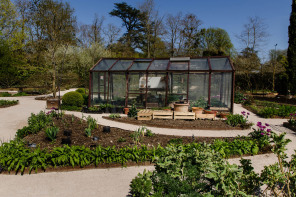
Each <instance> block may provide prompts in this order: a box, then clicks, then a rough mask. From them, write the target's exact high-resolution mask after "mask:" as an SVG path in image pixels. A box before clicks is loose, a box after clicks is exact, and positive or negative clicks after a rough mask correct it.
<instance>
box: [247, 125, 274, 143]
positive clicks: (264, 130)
mask: <svg viewBox="0 0 296 197" xmlns="http://www.w3.org/2000/svg"><path fill="white" fill-rule="evenodd" d="M268 127H269V124H265V125H263V124H262V123H261V122H257V129H255V128H253V131H252V132H251V133H249V136H250V137H251V138H253V139H254V140H257V141H258V145H259V146H260V148H262V147H264V146H266V145H268V144H269V143H270V140H271V136H272V134H273V132H272V130H271V129H269V128H268Z"/></svg>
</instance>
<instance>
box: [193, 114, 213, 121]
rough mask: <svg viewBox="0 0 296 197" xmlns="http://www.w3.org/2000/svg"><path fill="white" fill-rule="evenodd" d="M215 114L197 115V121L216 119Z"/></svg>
mask: <svg viewBox="0 0 296 197" xmlns="http://www.w3.org/2000/svg"><path fill="white" fill-rule="evenodd" d="M215 116H216V115H215V114H195V118H196V119H211V120H214V119H215Z"/></svg>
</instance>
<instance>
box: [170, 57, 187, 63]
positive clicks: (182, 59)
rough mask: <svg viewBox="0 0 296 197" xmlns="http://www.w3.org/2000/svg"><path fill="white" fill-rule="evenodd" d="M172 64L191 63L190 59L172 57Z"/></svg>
mask: <svg viewBox="0 0 296 197" xmlns="http://www.w3.org/2000/svg"><path fill="white" fill-rule="evenodd" d="M170 61H171V62H188V61H190V57H171V58H170Z"/></svg>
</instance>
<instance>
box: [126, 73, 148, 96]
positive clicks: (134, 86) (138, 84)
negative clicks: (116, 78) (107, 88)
mask: <svg viewBox="0 0 296 197" xmlns="http://www.w3.org/2000/svg"><path fill="white" fill-rule="evenodd" d="M128 91H129V93H145V92H146V74H145V73H130V74H129V76H128Z"/></svg>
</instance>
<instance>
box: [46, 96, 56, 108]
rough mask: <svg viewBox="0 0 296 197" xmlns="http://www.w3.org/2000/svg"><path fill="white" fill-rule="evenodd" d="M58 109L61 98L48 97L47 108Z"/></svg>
mask: <svg viewBox="0 0 296 197" xmlns="http://www.w3.org/2000/svg"><path fill="white" fill-rule="evenodd" d="M53 108H54V109H58V108H59V99H58V98H52V99H47V101H46V109H53Z"/></svg>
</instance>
